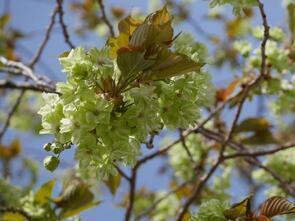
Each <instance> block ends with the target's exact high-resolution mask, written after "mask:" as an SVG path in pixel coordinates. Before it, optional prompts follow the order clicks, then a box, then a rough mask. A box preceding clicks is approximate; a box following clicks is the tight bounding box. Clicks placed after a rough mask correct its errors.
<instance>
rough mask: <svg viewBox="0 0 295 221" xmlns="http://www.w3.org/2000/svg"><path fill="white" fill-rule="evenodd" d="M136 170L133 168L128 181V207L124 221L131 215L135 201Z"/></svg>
mask: <svg viewBox="0 0 295 221" xmlns="http://www.w3.org/2000/svg"><path fill="white" fill-rule="evenodd" d="M137 169H138V167H137V166H135V167H134V168H133V169H132V172H131V178H130V181H129V202H128V207H127V210H126V213H125V219H124V220H125V221H129V220H130V218H131V215H132V210H133V206H134V201H135V191H136V177H137Z"/></svg>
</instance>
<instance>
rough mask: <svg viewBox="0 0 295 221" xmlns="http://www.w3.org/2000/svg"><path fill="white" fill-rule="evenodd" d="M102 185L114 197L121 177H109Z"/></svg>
mask: <svg viewBox="0 0 295 221" xmlns="http://www.w3.org/2000/svg"><path fill="white" fill-rule="evenodd" d="M104 183H105V184H106V185H107V187H108V188H109V190H110V192H111V193H112V195H115V194H116V192H117V189H118V187H119V186H120V183H121V175H120V174H117V175H109V177H108V179H107V180H106V181H105V182H104Z"/></svg>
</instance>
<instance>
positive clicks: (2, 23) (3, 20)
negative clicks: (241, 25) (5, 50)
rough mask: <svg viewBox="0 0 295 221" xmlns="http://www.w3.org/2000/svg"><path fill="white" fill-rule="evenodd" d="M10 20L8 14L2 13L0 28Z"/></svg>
mask: <svg viewBox="0 0 295 221" xmlns="http://www.w3.org/2000/svg"><path fill="white" fill-rule="evenodd" d="M9 21H10V14H7V13H6V14H4V15H2V16H1V17H0V29H1V30H2V29H3V28H5V26H6V25H7V24H8V22H9Z"/></svg>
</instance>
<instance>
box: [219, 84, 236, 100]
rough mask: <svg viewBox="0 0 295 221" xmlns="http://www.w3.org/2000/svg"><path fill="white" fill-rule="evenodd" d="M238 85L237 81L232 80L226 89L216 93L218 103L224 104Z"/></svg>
mask: <svg viewBox="0 0 295 221" xmlns="http://www.w3.org/2000/svg"><path fill="white" fill-rule="evenodd" d="M238 85H239V81H238V80H233V81H232V82H231V83H230V84H229V85H228V87H227V88H226V89H224V88H222V89H220V90H218V91H217V93H216V98H217V100H218V101H221V102H224V101H226V100H227V98H228V97H229V96H230V95H231V94H232V93H233V92H234V91H235V89H236V88H237V86H238Z"/></svg>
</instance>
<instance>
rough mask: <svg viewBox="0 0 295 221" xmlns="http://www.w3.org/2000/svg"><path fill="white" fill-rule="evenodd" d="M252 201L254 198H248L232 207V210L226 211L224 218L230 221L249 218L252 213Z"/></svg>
mask: <svg viewBox="0 0 295 221" xmlns="http://www.w3.org/2000/svg"><path fill="white" fill-rule="evenodd" d="M251 199H252V196H248V197H247V198H246V199H244V200H243V201H241V202H239V203H236V204H234V205H232V206H231V208H229V209H227V210H224V211H223V214H224V216H225V217H226V218H227V219H230V220H236V219H237V218H239V217H247V216H248V215H249V214H250V213H251Z"/></svg>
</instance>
